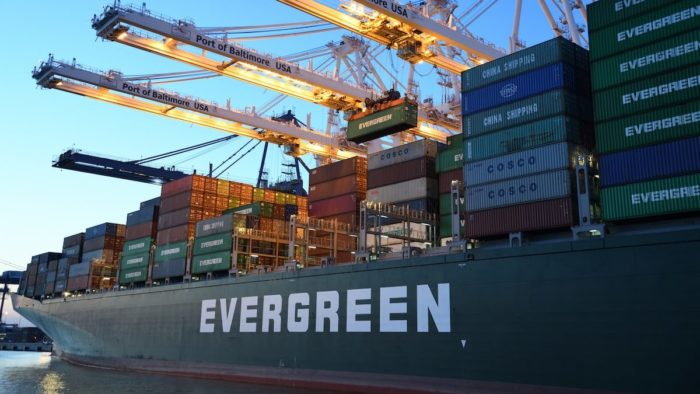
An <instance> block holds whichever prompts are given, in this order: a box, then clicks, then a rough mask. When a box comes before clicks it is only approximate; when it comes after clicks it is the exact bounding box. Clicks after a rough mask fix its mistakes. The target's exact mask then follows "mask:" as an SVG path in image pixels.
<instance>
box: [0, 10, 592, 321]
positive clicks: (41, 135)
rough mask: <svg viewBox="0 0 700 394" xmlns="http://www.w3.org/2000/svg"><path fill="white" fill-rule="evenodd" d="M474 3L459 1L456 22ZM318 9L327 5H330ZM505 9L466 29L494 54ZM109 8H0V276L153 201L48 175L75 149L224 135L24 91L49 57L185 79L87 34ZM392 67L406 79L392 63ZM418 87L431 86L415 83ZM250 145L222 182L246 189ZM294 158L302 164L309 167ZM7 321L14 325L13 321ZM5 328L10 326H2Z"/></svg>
mask: <svg viewBox="0 0 700 394" xmlns="http://www.w3.org/2000/svg"><path fill="white" fill-rule="evenodd" d="M474 1H475V0H460V1H458V4H459V5H460V8H458V12H457V13H458V14H459V10H460V9H466V8H467V7H469V6H471V5H472V4H473V3H474ZM324 2H326V3H329V4H335V5H337V4H338V2H337V1H333V2H330V1H326V0H324ZM588 2H589V1H586V3H588ZM487 3H488V2H487ZM514 3H515V2H514V0H499V1H498V2H497V3H496V4H495V5H494V6H493V7H492V8H490V9H489V10H488V11H487V12H485V13H484V14H483V16H482V17H480V18H479V19H478V20H476V21H475V22H474V23H473V24H472V25H470V28H471V30H472V32H474V33H475V34H477V35H479V36H482V37H484V38H486V39H487V40H488V41H491V42H494V43H496V44H497V45H498V46H500V47H504V48H505V47H507V46H508V36H509V34H510V32H511V30H512V23H513V12H514V10H513V8H514V7H513V5H514ZM109 4H111V2H109V1H78V0H66V1H62V2H59V3H56V2H53V1H48V0H36V1H31V2H24V1H2V2H0V15H3V16H4V18H3V23H2V24H0V33H1V34H0V37H3V41H4V42H3V56H2V58H3V60H2V61H0V70H1V71H2V72H0V87H1V88H0V92H1V93H2V94H0V111H1V112H0V150H1V154H0V164H1V168H2V172H1V173H2V178H1V179H2V181H1V182H0V185H2V186H1V187H0V218H1V219H2V220H1V221H0V272H2V271H5V270H23V269H24V267H25V266H26V264H27V263H28V262H29V260H30V258H31V256H32V255H35V254H39V253H43V252H46V251H57V252H60V251H61V246H62V241H63V238H64V237H65V236H68V235H71V234H75V233H78V232H81V231H84V229H85V228H86V227H90V226H93V225H96V224H100V223H103V222H117V223H124V222H125V221H126V214H127V213H128V212H131V211H134V210H137V209H138V207H139V203H140V202H141V201H144V200H148V199H151V198H153V197H157V196H159V195H160V190H159V187H157V186H153V185H147V184H142V183H137V182H130V181H125V180H118V179H113V178H108V177H101V176H97V175H91V174H83V173H79V172H73V171H67V170H59V169H56V168H52V167H51V163H52V161H53V160H55V159H56V158H57V156H58V154H59V153H61V152H63V151H65V150H66V149H69V148H75V149H81V150H83V151H84V152H86V153H95V154H98V155H103V156H107V157H116V158H122V159H138V158H142V157H147V156H150V155H154V154H158V153H163V152H167V151H170V150H173V149H177V148H182V147H185V146H190V145H194V144H197V143H201V142H204V141H208V140H212V139H215V138H219V137H222V136H224V134H223V133H222V132H220V131H217V130H213V129H208V128H204V127H201V126H196V125H191V124H187V123H184V122H181V121H177V120H171V119H167V118H164V117H159V116H155V115H151V114H147V113H145V112H140V111H137V110H133V109H127V108H123V107H118V106H116V105H113V104H108V103H103V102H98V101H95V100H91V99H88V98H85V97H80V96H77V95H71V94H68V93H65V92H61V91H57V90H45V89H40V88H38V87H37V86H36V85H35V83H34V80H33V79H32V78H31V71H32V69H33V68H34V67H36V66H38V65H39V64H40V62H41V61H42V60H46V59H47V57H48V54H49V53H53V54H54V55H55V57H56V59H64V60H69V61H70V60H71V59H73V58H75V59H76V60H77V62H78V63H79V64H81V65H85V66H87V67H89V68H92V69H99V70H105V71H106V70H110V69H115V70H119V71H121V72H123V73H124V74H125V75H142V74H151V73H163V72H174V71H186V70H192V68H191V67H188V66H186V65H184V64H181V63H178V62H175V61H172V60H168V59H165V58H160V57H158V56H157V55H154V54H150V53H146V52H144V51H141V50H138V49H135V48H131V47H127V46H124V45H120V44H117V43H113V42H107V41H102V40H101V39H99V38H97V37H96V35H95V32H94V30H93V29H92V28H91V23H90V21H91V18H92V17H93V15H94V14H100V13H101V12H102V9H103V7H104V6H105V5H109ZM125 4H126V3H125ZM523 4H524V5H523V10H522V13H523V14H522V22H521V38H522V39H523V40H524V41H525V42H526V43H527V44H528V45H534V44H536V43H539V42H541V41H544V40H546V39H549V38H551V37H553V33H552V31H551V29H549V26H548V25H547V24H546V21H545V19H544V17H543V14H542V11H541V9H540V8H539V6H538V3H537V2H536V1H535V0H524V2H523ZM146 6H147V8H148V9H149V10H151V11H152V12H153V13H156V14H162V15H165V16H168V17H172V18H177V19H185V18H186V19H190V20H193V21H194V22H195V23H196V24H197V26H201V27H204V26H250V25H263V24H265V25H267V24H276V23H288V22H298V21H309V20H312V19H313V18H312V17H311V16H309V15H306V14H304V13H302V12H300V11H297V10H295V9H293V8H291V7H288V6H286V5H284V4H281V3H278V2H276V1H273V0H259V1H255V2H248V1H241V0H235V1H222V0H218V1H214V0H199V1H197V2H191V1H187V2H185V1H178V0H157V1H155V0H154V1H148V2H147V3H146ZM342 34H347V32H344V31H340V30H338V31H333V32H328V33H324V34H319V35H315V36H303V37H294V38H285V39H274V40H264V41H254V42H250V43H249V42H246V43H243V45H246V46H251V47H254V48H256V49H258V50H261V51H264V52H267V53H270V54H273V55H278V56H284V55H286V54H291V53H296V52H299V51H303V50H307V49H310V48H315V47H318V46H322V45H324V44H325V43H327V42H329V41H331V40H339V39H340V37H341V35H342ZM388 56H389V55H387V57H383V58H382V59H383V61H388V60H387V59H388ZM391 66H392V67H398V68H400V69H401V70H405V67H404V66H402V65H394V64H391ZM387 67H389V64H387ZM418 71H419V75H428V74H431V73H432V74H434V70H432V69H431V67H429V65H422V66H421V68H419V70H418ZM426 80H430V79H429V78H427V77H426ZM167 88H168V89H171V90H177V91H179V92H181V93H183V94H191V95H193V96H197V97H202V98H206V99H209V100H214V101H217V102H220V103H223V102H226V100H227V99H230V100H231V106H232V107H235V108H241V109H242V108H245V107H249V106H252V105H255V106H256V107H258V108H259V107H261V106H263V105H264V104H265V103H266V102H268V101H270V100H271V99H273V98H274V97H275V96H276V95H277V93H275V92H271V91H267V90H265V89H263V88H259V87H256V86H251V85H247V84H245V83H242V82H239V81H235V80H231V79H224V78H212V79H207V80H199V81H194V82H188V83H180V84H176V85H172V86H168V87H167ZM430 91H431V86H428V83H426V85H425V86H421V93H423V92H430ZM436 94H439V91H436ZM287 110H293V111H294V112H295V113H296V114H297V116H298V117H299V118H300V119H302V120H305V119H306V113H307V112H310V113H312V117H311V119H312V122H311V126H312V127H313V128H315V129H317V130H323V129H324V128H325V113H326V111H325V109H323V108H320V107H318V106H314V105H312V104H308V103H305V102H303V101H300V100H297V99H292V98H288V99H285V100H284V101H283V102H282V103H281V104H280V105H278V106H277V107H275V108H274V109H273V110H272V111H271V112H270V113H269V114H270V115H273V114H276V115H279V114H282V113H283V112H284V111H287ZM245 142H246V140H245V138H234V139H233V140H231V141H230V142H228V143H226V144H222V145H221V146H220V147H218V148H217V149H215V150H213V151H211V152H209V153H207V154H205V155H202V156H200V157H197V158H194V159H193V160H190V161H188V162H184V163H180V161H182V160H183V159H184V158H187V157H189V156H192V155H184V156H183V157H177V158H171V159H168V160H167V161H164V162H161V165H173V164H178V168H179V169H181V170H183V171H186V172H191V171H192V170H194V169H196V170H198V172H200V173H201V172H204V171H206V169H207V167H208V164H209V163H210V162H211V163H214V165H217V164H218V163H220V162H221V161H222V160H223V159H225V158H226V157H228V156H229V155H230V154H231V153H233V152H234V151H235V150H237V149H238V148H239V147H240V146H242V145H243V143H245ZM249 146H252V144H251V145H249ZM261 147H262V146H260V147H259V148H258V149H256V150H255V151H253V152H252V153H251V154H250V155H249V156H247V157H246V159H244V160H241V161H240V162H238V164H236V165H235V166H233V167H232V168H231V170H229V171H228V172H227V173H226V174H225V175H224V176H223V177H224V178H226V179H232V180H237V181H242V182H247V183H255V180H256V178H257V172H258V167H259V165H260V157H261V151H262V149H260V148H261ZM285 161H287V159H286V158H285V157H284V155H283V154H282V153H281V152H280V149H279V148H277V147H275V148H272V147H271V149H270V152H269V154H268V161H267V162H266V167H267V169H268V171H269V173H270V178H271V179H272V180H274V179H277V177H279V176H280V168H281V164H282V163H284V162H285ZM305 161H306V162H307V163H308V164H309V165H312V164H313V160H310V159H309V158H305ZM302 174H303V177H304V178H305V182H306V181H307V180H308V175H307V174H305V172H304V171H302ZM11 316H12V315H11ZM14 319H18V317H17V316H16V315H14ZM10 322H11V323H12V322H16V321H13V320H12V318H10Z"/></svg>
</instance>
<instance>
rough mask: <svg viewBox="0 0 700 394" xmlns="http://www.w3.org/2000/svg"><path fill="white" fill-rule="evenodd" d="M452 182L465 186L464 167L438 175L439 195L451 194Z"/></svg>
mask: <svg viewBox="0 0 700 394" xmlns="http://www.w3.org/2000/svg"><path fill="white" fill-rule="evenodd" d="M452 181H460V182H462V184H464V167H460V168H458V169H456V170H452V171H447V172H441V173H439V174H438V193H440V194H443V193H449V192H450V187H451V184H452Z"/></svg>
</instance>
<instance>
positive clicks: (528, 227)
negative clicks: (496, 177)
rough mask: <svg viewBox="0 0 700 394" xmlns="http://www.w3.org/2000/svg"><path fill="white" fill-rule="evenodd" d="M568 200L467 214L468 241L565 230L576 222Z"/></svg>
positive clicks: (573, 205)
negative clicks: (526, 232)
mask: <svg viewBox="0 0 700 394" xmlns="http://www.w3.org/2000/svg"><path fill="white" fill-rule="evenodd" d="M576 212H577V211H576V205H575V202H574V201H573V200H572V198H571V197H566V198H558V199H553V200H546V201H538V202H533V203H528V204H520V205H513V206H509V207H503V208H496V209H489V210H486V211H479V212H469V213H467V214H466V216H465V224H464V225H465V231H464V232H465V234H466V236H467V237H468V238H483V237H494V236H499V235H500V236H503V235H506V234H508V233H514V232H520V231H537V230H546V229H552V228H568V227H571V226H573V225H575V224H576V222H577V221H578V217H577V213H576Z"/></svg>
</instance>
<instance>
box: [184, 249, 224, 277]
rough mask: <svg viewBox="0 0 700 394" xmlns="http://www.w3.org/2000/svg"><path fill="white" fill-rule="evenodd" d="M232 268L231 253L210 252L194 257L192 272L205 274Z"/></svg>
mask: <svg viewBox="0 0 700 394" xmlns="http://www.w3.org/2000/svg"><path fill="white" fill-rule="evenodd" d="M229 268H231V253H230V252H218V253H210V254H205V255H202V256H195V257H193V258H192V273H193V274H203V273H205V272H214V271H224V270H228V269H229Z"/></svg>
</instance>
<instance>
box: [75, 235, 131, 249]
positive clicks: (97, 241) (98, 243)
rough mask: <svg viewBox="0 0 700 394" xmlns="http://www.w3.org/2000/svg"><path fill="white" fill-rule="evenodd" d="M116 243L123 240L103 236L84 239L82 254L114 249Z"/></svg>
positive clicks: (111, 236)
mask: <svg viewBox="0 0 700 394" xmlns="http://www.w3.org/2000/svg"><path fill="white" fill-rule="evenodd" d="M117 243H123V238H122V237H119V238H117V237H115V236H113V235H105V236H102V237H98V238H90V239H86V240H85V243H84V244H83V254H85V253H87V252H92V251H93V250H98V249H115V246H116V245H117Z"/></svg>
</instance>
